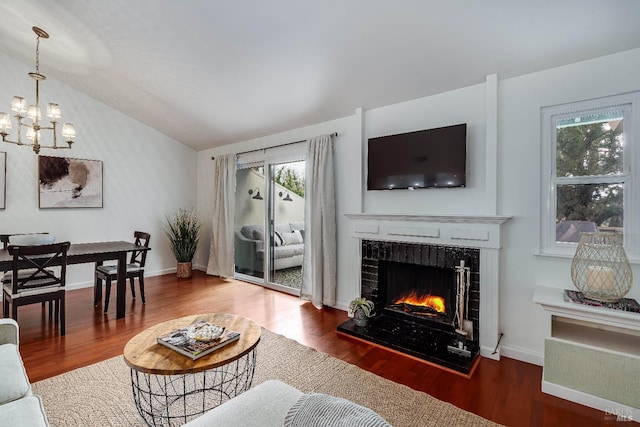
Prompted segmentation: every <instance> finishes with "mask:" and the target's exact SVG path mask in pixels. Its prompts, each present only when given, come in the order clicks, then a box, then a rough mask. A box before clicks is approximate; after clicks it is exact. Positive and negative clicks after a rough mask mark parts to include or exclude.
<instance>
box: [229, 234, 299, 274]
mask: <svg viewBox="0 0 640 427" xmlns="http://www.w3.org/2000/svg"><path fill="white" fill-rule="evenodd" d="M274 229H275V230H274V231H275V236H274V244H275V247H274V251H273V258H274V259H273V267H274V269H275V270H282V269H285V268H292V267H300V266H301V265H302V261H303V256H304V223H303V222H289V223H283V224H276V225H275V227H274ZM264 251H265V248H264V227H263V226H262V225H245V226H243V227H241V228H240V229H239V230H236V231H235V263H236V271H239V272H241V273H249V274H250V273H252V272H262V270H263V265H264Z"/></svg>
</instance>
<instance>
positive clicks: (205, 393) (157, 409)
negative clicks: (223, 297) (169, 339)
mask: <svg viewBox="0 0 640 427" xmlns="http://www.w3.org/2000/svg"><path fill="white" fill-rule="evenodd" d="M201 320H204V321H207V322H210V323H213V324H216V325H220V326H224V327H226V328H227V329H230V330H233V331H236V332H239V333H240V339H239V340H238V341H236V342H233V343H231V344H229V345H227V346H225V347H222V348H220V349H218V350H216V351H214V352H213V353H211V354H208V355H206V356H203V357H201V358H199V359H197V360H191V359H190V358H189V357H186V356H183V355H182V354H180V353H178V352H177V351H174V350H172V349H170V348H167V347H165V346H163V345H160V344H158V343H157V341H156V340H157V338H158V337H159V336H160V335H162V334H165V333H168V332H171V331H173V330H175V329H179V328H184V327H187V326H189V325H191V324H192V323H195V322H197V321H201ZM261 331H262V330H261V328H260V325H258V324H257V323H256V322H254V321H253V320H250V319H247V318H246V317H241V316H236V315H233V314H198V315H193V316H186V317H181V318H179V319H174V320H169V321H167V322H163V323H160V324H158V325H155V326H152V327H151V328H149V329H146V330H144V331H142V332H140V333H139V334H138V335H136V336H134V337H133V338H131V339H130V340H129V342H128V343H127V344H126V345H125V347H124V360H125V362H126V363H127V365H129V367H130V368H131V386H132V388H133V398H134V400H135V403H136V407H137V408H138V412H139V413H140V415H141V416H142V418H144V420H145V422H146V423H147V424H148V425H150V426H157V425H182V424H184V423H186V422H188V421H189V420H191V419H193V418H195V417H197V416H199V415H201V414H203V413H204V412H206V411H208V410H209V409H211V408H213V407H215V406H218V405H220V404H221V403H224V402H225V401H227V400H229V399H231V398H233V397H234V396H236V395H238V394H240V393H242V392H244V391H246V390H248V389H249V388H250V387H251V383H252V381H253V374H254V371H255V361H256V346H257V345H258V342H259V341H260V335H261Z"/></svg>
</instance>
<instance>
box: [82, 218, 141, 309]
mask: <svg viewBox="0 0 640 427" xmlns="http://www.w3.org/2000/svg"><path fill="white" fill-rule="evenodd" d="M133 237H134V239H135V242H134V243H135V244H136V245H140V246H144V247H145V248H148V247H149V240H151V235H150V234H149V233H145V232H143V231H136V232H134V233H133ZM146 261H147V251H146V250H143V251H133V252H131V259H130V261H129V263H128V264H127V278H128V279H129V282H130V284H131V296H132V297H133V298H135V297H136V290H135V287H134V281H135V279H136V278H137V279H138V285H139V286H140V297H141V298H142V303H143V304H145V303H146V301H145V298H144V265H145V263H146ZM117 278H118V266H117V265H102V263H101V262H97V263H96V270H95V281H94V292H93V306H94V307H97V306H98V304H99V303H100V300H101V299H102V281H103V280H104V281H105V282H106V287H105V296H104V312H105V313H106V312H107V310H108V309H109V297H110V295H111V281H112V280H114V279H117Z"/></svg>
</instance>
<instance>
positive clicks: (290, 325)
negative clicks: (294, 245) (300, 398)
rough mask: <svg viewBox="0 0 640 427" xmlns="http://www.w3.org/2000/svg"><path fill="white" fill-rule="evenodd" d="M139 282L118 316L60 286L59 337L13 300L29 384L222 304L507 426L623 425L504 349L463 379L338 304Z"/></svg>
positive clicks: (238, 285) (244, 289) (200, 283)
mask: <svg viewBox="0 0 640 427" xmlns="http://www.w3.org/2000/svg"><path fill="white" fill-rule="evenodd" d="M145 285H146V286H145V287H146V299H147V304H146V305H142V304H141V301H140V300H139V299H137V300H131V299H128V300H127V315H126V317H125V318H124V319H118V320H116V319H115V304H112V305H111V308H110V309H109V313H108V314H107V315H103V314H102V308H101V307H98V308H96V309H94V307H93V289H80V290H74V291H69V292H67V298H66V302H67V308H66V314H67V326H66V328H67V331H66V335H65V336H64V337H61V336H60V335H59V332H58V330H57V328H56V327H55V326H54V325H52V322H49V321H48V319H47V318H46V315H45V314H43V311H42V309H41V307H40V305H37V304H36V305H31V306H26V307H21V308H20V309H19V310H18V319H19V323H20V328H21V330H20V349H21V354H22V357H23V359H24V363H25V366H26V369H27V373H28V375H29V378H30V380H31V381H32V382H36V381H39V380H42V379H45V378H48V377H52V376H55V375H58V374H61V373H63V372H66V371H69V370H72V369H76V368H79V367H82V366H86V365H90V364H92V363H95V362H98V361H101V360H104V359H107V358H110V357H114V356H117V355H120V354H122V349H123V347H124V345H125V344H126V342H127V341H128V340H129V339H130V338H131V337H132V336H134V335H135V334H137V333H138V332H140V331H141V330H143V329H146V328H148V327H150V326H152V325H154V324H156V323H158V322H161V321H164V320H168V319H171V318H175V317H180V316H186V315H189V314H196V313H203V312H228V313H235V314H239V315H242V316H247V317H250V318H252V319H254V320H255V321H257V322H258V323H260V324H261V325H262V326H263V327H265V328H267V329H269V330H271V331H273V332H276V333H279V334H282V335H285V336H287V337H289V338H293V339H295V340H297V341H299V342H301V343H302V344H305V345H307V346H310V347H314V348H316V349H317V350H319V351H322V352H326V353H329V354H331V355H333V356H335V357H337V358H340V359H342V360H344V361H346V362H349V363H352V364H355V365H357V366H359V367H361V368H362V369H366V370H368V371H371V372H373V373H375V374H378V375H380V376H382V377H385V378H388V379H390V380H393V381H395V382H398V383H402V384H405V385H407V386H409V387H411V388H413V389H416V390H421V391H424V392H426V393H429V394H430V395H432V396H434V397H436V398H438V399H441V400H445V401H447V402H451V403H452V404H454V405H456V406H458V407H460V408H463V409H466V410H468V411H471V412H474V413H476V414H478V415H481V416H483V417H485V418H488V419H490V420H493V421H495V422H498V423H502V424H505V425H508V426H581V427H584V426H600V425H626V426H629V425H630V423H629V422H624V423H623V422H617V421H615V418H612V417H607V416H606V415H605V414H604V413H603V412H601V411H597V410H594V409H591V408H587V407H584V406H581V405H577V404H574V403H571V402H568V401H565V400H562V399H558V398H555V397H552V396H549V395H546V394H543V393H542V392H541V391H540V380H541V376H542V368H540V367H539V366H534V365H530V364H527V363H523V362H519V361H516V360H513V359H508V358H505V357H503V358H502V360H500V362H496V361H493V360H489V359H482V360H481V361H480V363H479V365H478V367H477V369H476V371H475V373H474V375H473V376H472V378H471V379H466V378H463V377H461V376H459V375H456V374H452V373H449V372H447V371H445V370H442V369H438V368H435V367H432V366H429V365H427V364H425V363H422V362H419V361H416V360H413V359H411V358H409V357H405V356H402V355H399V354H397V353H394V352H390V351H387V350H385V349H382V348H378V347H375V346H372V345H369V344H366V343H363V342H359V341H356V340H353V339H350V338H345V337H343V336H339V335H338V334H336V332H335V331H336V327H337V325H339V324H340V323H342V322H343V321H345V320H347V315H346V313H345V312H343V311H341V310H335V309H330V308H325V309H323V310H317V309H315V308H314V307H313V306H311V304H308V303H302V302H301V301H300V300H299V299H298V298H296V297H293V296H290V295H286V294H283V293H280V292H276V291H272V290H268V289H264V288H262V287H260V286H257V285H252V284H247V283H243V282H239V281H222V280H219V279H218V278H215V277H210V276H206V275H205V274H203V273H202V272H198V271H196V272H194V277H193V278H192V279H187V280H184V279H183V280H179V279H177V278H175V276H174V275H165V276H159V277H150V278H147V279H146V280H145ZM112 292H115V290H113V291H112ZM112 297H113V296H112ZM373 409H375V408H373ZM396 427H401V426H396Z"/></svg>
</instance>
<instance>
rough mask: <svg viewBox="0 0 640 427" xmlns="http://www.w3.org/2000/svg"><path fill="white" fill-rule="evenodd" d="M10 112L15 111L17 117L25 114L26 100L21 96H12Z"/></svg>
mask: <svg viewBox="0 0 640 427" xmlns="http://www.w3.org/2000/svg"><path fill="white" fill-rule="evenodd" d="M11 111H15V112H16V113H18V114H19V115H23V114H24V113H26V112H27V100H26V99H24V98H23V97H21V96H14V97H13V100H12V101H11Z"/></svg>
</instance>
